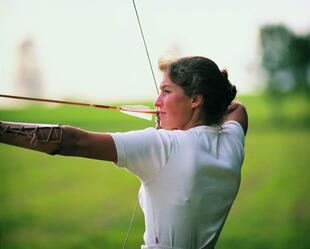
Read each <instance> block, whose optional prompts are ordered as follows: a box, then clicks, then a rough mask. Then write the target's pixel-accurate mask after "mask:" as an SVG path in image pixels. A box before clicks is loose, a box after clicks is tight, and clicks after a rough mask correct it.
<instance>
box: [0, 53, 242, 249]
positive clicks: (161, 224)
mask: <svg viewBox="0 0 310 249" xmlns="http://www.w3.org/2000/svg"><path fill="white" fill-rule="evenodd" d="M159 67H160V69H161V70H162V72H163V80H162V82H161V85H160V94H159V96H158V98H157V99H156V101H155V106H156V110H157V113H158V124H159V126H160V129H155V128H147V129H144V130H136V131H130V132H124V133H94V132H89V131H85V130H81V129H78V128H74V127H70V126H62V125H37V124H21V123H9V122H2V123H1V133H0V134H1V135H0V142H1V143H6V144H11V145H15V146H21V147H25V148H29V149H33V150H37V151H41V152H45V153H48V154H52V155H54V154H59V155H65V156H78V157H87V158H93V159H99V160H106V161H111V162H115V164H116V165H117V166H118V167H124V168H126V169H128V170H129V171H131V172H132V173H133V174H135V175H136V176H137V177H138V178H139V179H140V181H141V188H140V192H139V202H140V206H141V208H142V210H143V213H144V216H145V233H144V245H142V247H141V248H144V249H151V248H152V249H168V248H178V249H190V248H192V249H198V248H214V247H215V244H216V242H217V240H218V237H219V235H220V232H221V230H222V228H223V225H224V223H225V220H226V218H227V216H228V213H229V210H230V208H231V206H232V204H233V201H234V199H235V197H236V195H237V192H238V189H239V185H240V171H241V165H242V163H243V158H244V140H245V135H246V132H247V113H246V110H245V107H244V106H243V105H242V104H240V103H238V102H236V101H234V99H235V96H236V92H237V91H236V87H235V86H234V85H232V84H231V83H230V81H229V80H228V75H227V72H226V71H225V70H223V71H220V70H219V68H218V66H217V65H216V64H215V63H214V62H213V61H212V60H210V59H208V58H205V57H200V56H194V57H184V58H180V59H176V60H173V61H160V63H159ZM29 134H30V135H29Z"/></svg>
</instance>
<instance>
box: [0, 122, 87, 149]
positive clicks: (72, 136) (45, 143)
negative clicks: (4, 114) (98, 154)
mask: <svg viewBox="0 0 310 249" xmlns="http://www.w3.org/2000/svg"><path fill="white" fill-rule="evenodd" d="M81 132H82V131H81V130H79V129H76V128H73V127H69V126H60V125H47V124H44V125H42V124H29V123H13V122H1V123H0V143H5V144H9V145H14V146H18V147H22V148H27V149H31V150H35V151H40V152H44V153H47V154H50V155H55V154H61V155H75V151H76V144H77V139H78V137H79V133H81Z"/></svg>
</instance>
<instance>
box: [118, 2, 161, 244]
mask: <svg viewBox="0 0 310 249" xmlns="http://www.w3.org/2000/svg"><path fill="white" fill-rule="evenodd" d="M132 3H133V6H134V9H135V13H136V18H137V21H138V24H139V29H140V34H141V37H142V41H143V45H144V49H145V52H146V56H147V59H148V63H149V66H150V70H151V73H152V77H153V81H154V85H155V89H156V92H157V94H159V90H158V86H157V82H156V78H155V73H154V70H153V66H152V62H151V58H150V54H149V49H148V47H147V44H146V41H145V36H144V33H143V29H142V25H141V21H140V18H139V13H138V10H137V6H136V3H135V0H132ZM138 204H139V197H138V198H137V202H136V205H135V209H134V211H133V214H132V216H131V219H130V223H129V227H128V230H127V234H126V237H125V241H124V244H123V249H126V248H127V244H128V238H129V235H130V232H131V228H132V225H133V222H134V219H135V216H136V214H137V209H138Z"/></svg>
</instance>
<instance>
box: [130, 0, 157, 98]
mask: <svg viewBox="0 0 310 249" xmlns="http://www.w3.org/2000/svg"><path fill="white" fill-rule="evenodd" d="M132 3H133V6H134V8H135V13H136V17H137V21H138V24H139V29H140V33H141V36H142V40H143V45H144V49H145V52H146V56H147V59H148V62H149V66H150V69H151V72H152V76H153V80H154V84H155V88H156V92H157V94H159V91H158V86H157V83H156V79H155V74H154V70H153V66H152V62H151V59H150V54H149V50H148V47H147V45H146V41H145V37H144V33H143V29H142V25H141V22H140V18H139V14H138V10H137V6H136V3H135V0H132Z"/></svg>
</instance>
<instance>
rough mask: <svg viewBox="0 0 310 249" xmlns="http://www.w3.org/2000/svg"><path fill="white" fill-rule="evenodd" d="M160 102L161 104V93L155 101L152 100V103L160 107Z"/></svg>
mask: <svg viewBox="0 0 310 249" xmlns="http://www.w3.org/2000/svg"><path fill="white" fill-rule="evenodd" d="M161 104H162V101H161V95H158V97H157V99H156V100H155V102H154V105H155V106H156V107H160V106H161Z"/></svg>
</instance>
